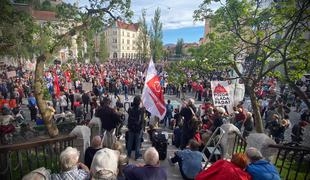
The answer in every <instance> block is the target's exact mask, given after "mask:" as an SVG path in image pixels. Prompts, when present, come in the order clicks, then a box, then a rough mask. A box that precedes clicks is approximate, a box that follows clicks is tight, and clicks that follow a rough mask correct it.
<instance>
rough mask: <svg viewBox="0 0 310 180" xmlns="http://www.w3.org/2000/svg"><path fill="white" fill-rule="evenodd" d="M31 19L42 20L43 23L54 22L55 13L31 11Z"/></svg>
mask: <svg viewBox="0 0 310 180" xmlns="http://www.w3.org/2000/svg"><path fill="white" fill-rule="evenodd" d="M31 15H32V17H33V18H34V19H35V20H44V21H55V20H56V13H55V12H52V11H36V10H34V11H32V12H31Z"/></svg>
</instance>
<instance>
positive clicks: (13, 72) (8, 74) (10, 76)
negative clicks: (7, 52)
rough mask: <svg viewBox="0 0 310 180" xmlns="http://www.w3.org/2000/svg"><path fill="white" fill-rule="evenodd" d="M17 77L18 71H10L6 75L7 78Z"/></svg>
mask: <svg viewBox="0 0 310 180" xmlns="http://www.w3.org/2000/svg"><path fill="white" fill-rule="evenodd" d="M15 76H16V71H9V72H7V73H6V77H7V78H12V77H15Z"/></svg>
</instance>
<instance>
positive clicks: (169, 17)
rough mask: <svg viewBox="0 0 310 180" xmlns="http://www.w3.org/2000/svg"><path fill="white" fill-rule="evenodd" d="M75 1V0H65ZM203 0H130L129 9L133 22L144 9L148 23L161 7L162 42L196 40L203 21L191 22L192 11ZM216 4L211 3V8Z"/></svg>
mask: <svg viewBox="0 0 310 180" xmlns="http://www.w3.org/2000/svg"><path fill="white" fill-rule="evenodd" d="M65 1H66V2H68V1H69V2H76V0H65ZM202 1H203V0H131V9H132V10H133V12H134V16H133V18H132V21H133V22H137V21H138V20H139V17H140V16H141V12H142V9H145V10H146V20H147V23H148V25H150V24H151V19H152V18H153V16H154V11H155V9H156V8H157V7H159V8H160V9H161V18H160V20H161V22H162V23H163V36H164V37H163V42H164V44H168V43H176V42H177V39H179V38H183V39H184V42H198V41H199V38H201V37H202V36H203V32H204V28H203V25H204V22H195V23H194V22H193V12H194V10H196V9H198V6H199V5H200V4H201V3H202ZM87 2H88V0H79V5H80V6H84V5H85V4H87ZM216 7H217V5H216V4H212V5H211V9H216Z"/></svg>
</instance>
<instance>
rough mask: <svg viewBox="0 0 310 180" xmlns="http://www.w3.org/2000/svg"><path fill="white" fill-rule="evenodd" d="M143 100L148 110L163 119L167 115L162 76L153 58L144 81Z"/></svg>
mask: <svg viewBox="0 0 310 180" xmlns="http://www.w3.org/2000/svg"><path fill="white" fill-rule="evenodd" d="M142 102H143V105H144V107H145V108H146V110H147V111H149V112H150V113H151V114H152V115H155V116H157V117H159V119H163V118H164V117H165V115H166V106H165V100H164V94H163V91H162V87H161V86H160V78H159V76H158V75H157V71H156V69H155V65H154V63H153V60H150V64H149V67H148V69H147V75H146V79H145V83H144V88H143V93H142Z"/></svg>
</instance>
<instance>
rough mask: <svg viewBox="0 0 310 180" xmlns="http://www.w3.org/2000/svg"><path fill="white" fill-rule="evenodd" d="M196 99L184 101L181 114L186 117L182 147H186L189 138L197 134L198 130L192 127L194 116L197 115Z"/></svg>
mask: <svg viewBox="0 0 310 180" xmlns="http://www.w3.org/2000/svg"><path fill="white" fill-rule="evenodd" d="M194 103H195V102H194V100H193V99H189V100H188V101H187V102H184V104H183V107H182V109H181V112H180V114H181V116H183V117H184V122H183V129H182V139H181V146H180V148H181V149H184V148H185V147H186V145H187V144H188V142H189V140H190V139H192V138H193V137H194V136H195V133H196V130H194V129H193V128H192V125H191V124H192V120H193V116H195V112H196V107H195V106H194Z"/></svg>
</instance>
